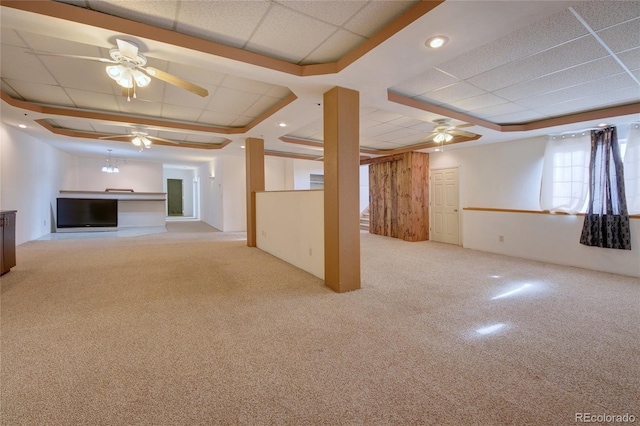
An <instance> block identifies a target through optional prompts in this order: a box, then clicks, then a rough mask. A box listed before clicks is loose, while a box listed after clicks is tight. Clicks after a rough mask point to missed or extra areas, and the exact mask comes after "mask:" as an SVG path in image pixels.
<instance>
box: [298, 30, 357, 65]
mask: <svg viewBox="0 0 640 426" xmlns="http://www.w3.org/2000/svg"><path fill="white" fill-rule="evenodd" d="M365 40H366V39H365V38H364V37H361V36H359V35H357V34H353V33H351V32H349V31H345V30H338V31H337V32H335V33H333V34H332V35H331V37H329V38H328V39H327V40H325V41H324V42H323V43H322V44H321V45H320V46H318V47H317V48H316V49H315V50H314V51H313V52H311V54H309V56H307V57H306V58H304V60H302V61H301V62H300V63H301V64H302V65H307V64H321V63H325V62H337V61H338V60H339V59H340V58H342V57H343V56H344V55H345V54H346V53H348V52H351V51H352V50H353V49H355V48H356V47H358V46H359V45H360V44H361V43H362V42H363V41H365Z"/></svg>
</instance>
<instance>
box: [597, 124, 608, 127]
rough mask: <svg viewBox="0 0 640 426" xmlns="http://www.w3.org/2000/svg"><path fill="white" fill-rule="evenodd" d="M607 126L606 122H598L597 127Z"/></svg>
mask: <svg viewBox="0 0 640 426" xmlns="http://www.w3.org/2000/svg"><path fill="white" fill-rule="evenodd" d="M607 126H608V124H607V123H600V124H598V127H607Z"/></svg>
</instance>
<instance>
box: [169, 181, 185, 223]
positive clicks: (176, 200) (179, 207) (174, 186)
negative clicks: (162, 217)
mask: <svg viewBox="0 0 640 426" xmlns="http://www.w3.org/2000/svg"><path fill="white" fill-rule="evenodd" d="M167 216H184V206H183V196H182V179H167Z"/></svg>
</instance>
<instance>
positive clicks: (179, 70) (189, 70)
mask: <svg viewBox="0 0 640 426" xmlns="http://www.w3.org/2000/svg"><path fill="white" fill-rule="evenodd" d="M166 71H167V72H168V73H170V74H173V75H175V76H176V77H179V78H181V79H183V80H187V81H189V82H191V83H195V84H198V85H202V84H206V85H209V86H217V85H219V84H220V82H222V80H223V79H224V77H225V75H226V74H223V73H221V72H216V71H211V70H205V69H202V68H198V67H192V66H190V65H185V64H180V63H177V62H171V63H169V64H168V69H167V70H166Z"/></svg>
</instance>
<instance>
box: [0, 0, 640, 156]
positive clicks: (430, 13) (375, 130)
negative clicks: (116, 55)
mask: <svg viewBox="0 0 640 426" xmlns="http://www.w3.org/2000/svg"><path fill="white" fill-rule="evenodd" d="M1 4H2V9H1V13H2V15H1V30H2V33H1V36H2V38H1V43H2V44H1V89H2V91H3V92H4V93H3V101H2V120H3V121H4V122H5V123H6V124H7V125H11V126H17V125H18V124H26V125H27V129H25V130H21V131H25V132H27V133H31V134H33V135H34V136H36V137H38V138H40V139H42V140H44V141H46V142H47V143H50V144H52V145H54V146H57V147H58V148H60V149H63V150H65V151H68V152H71V153H75V154H79V155H102V154H103V153H105V152H106V150H107V149H114V152H115V153H116V154H117V155H118V156H120V157H127V158H137V159H146V160H149V161H161V162H164V163H165V164H184V165H192V166H195V165H198V164H200V163H202V162H204V161H209V160H210V159H211V158H212V157H213V156H215V155H217V154H230V155H241V154H242V150H241V148H240V146H241V145H242V144H243V142H244V140H245V139H246V138H247V137H260V138H263V139H264V140H265V149H266V150H268V151H269V152H272V153H274V154H278V155H285V156H286V155H290V156H301V157H305V158H306V157H308V158H318V157H321V152H320V150H321V144H322V95H323V93H324V92H326V91H327V90H329V89H330V88H331V87H334V86H336V85H338V86H342V87H346V88H350V89H353V90H357V91H359V92H360V102H361V111H360V116H361V118H360V136H361V137H360V145H361V147H362V148H363V149H374V150H377V151H383V150H388V151H389V152H392V151H393V150H397V149H403V148H406V147H411V146H414V145H418V144H420V143H421V142H422V141H424V139H425V137H426V136H428V134H429V133H430V132H431V131H433V129H434V126H435V124H434V123H433V120H436V119H441V118H451V119H452V120H451V123H452V124H462V123H470V124H472V126H470V127H467V128H465V130H468V131H470V132H472V133H476V134H478V135H481V137H480V139H478V140H474V141H469V142H462V143H460V144H459V146H465V145H470V144H480V143H493V142H501V141H513V140H519V139H524V138H528V137H531V136H532V135H542V134H547V133H557V132H560V131H571V130H579V129H583V128H586V127H591V126H593V125H595V124H596V123H599V122H602V121H607V122H610V123H612V124H619V125H624V124H626V123H630V122H631V121H637V120H638V119H639V116H638V112H640V107H639V101H640V37H638V34H640V2H635V1H627V2H617V1H599V2H584V1H581V2H560V1H558V2H548V1H526V2H520V1H516V2H503V1H483V2H463V1H452V0H448V1H445V2H442V3H440V2H416V1H348V2H347V1H246V2H245V1H193V0H190V1H93V0H83V1H65V2H55V1H30V2H11V1H4V0H3V1H2V2H1ZM25 4H26V5H25ZM436 34H442V35H445V36H447V37H448V38H449V43H448V44H446V45H445V46H444V47H442V48H440V49H438V50H434V49H430V48H427V47H426V46H425V45H424V42H425V40H426V39H428V38H429V37H431V36H433V35H436ZM118 38H120V39H125V40H128V41H131V42H135V43H136V44H137V45H138V46H139V48H140V52H141V53H142V54H144V55H145V56H146V58H147V59H148V65H149V66H153V67H155V68H158V69H160V70H162V71H165V72H168V73H171V74H173V75H176V76H178V77H180V78H181V79H184V80H187V81H190V82H193V83H195V84H198V85H200V86H202V87H204V88H206V89H207V90H208V92H209V96H207V97H204V98H203V97H199V96H197V95H194V94H192V93H190V92H187V91H185V90H182V89H179V88H177V87H175V86H173V85H170V84H167V83H164V82H163V81H160V80H157V79H153V80H152V82H151V84H150V85H149V86H148V87H145V88H140V89H138V90H137V93H136V95H137V97H136V98H135V99H131V100H130V101H129V100H127V98H126V97H123V96H122V91H121V89H120V88H119V86H117V85H116V84H115V83H114V82H113V80H111V79H110V78H108V76H107V74H106V72H105V70H104V68H105V64H103V63H100V62H93V61H85V60H79V59H70V58H61V57H53V56H34V55H31V54H29V53H27V52H33V51H38V52H50V53H57V54H67V55H82V56H91V57H103V58H108V57H109V49H111V48H113V47H114V46H115V44H116V39H118ZM585 113H588V114H585ZM25 114H26V115H25ZM580 114H582V115H580ZM558 117H560V121H552V119H556V118H558ZM279 123H286V127H280V126H279ZM523 123H524V124H530V123H537V124H536V125H533V126H530V127H531V128H532V129H533V128H535V130H530V131H506V129H507V128H508V126H509V125H518V124H523ZM136 126H144V128H145V129H146V130H147V131H148V133H149V134H150V135H152V136H157V137H161V138H165V139H171V140H173V141H176V142H179V143H181V145H180V144H179V145H172V144H167V146H164V145H157V146H153V147H152V149H150V150H144V151H142V152H139V151H138V150H137V149H136V148H135V147H134V146H133V145H132V144H130V143H127V142H126V141H114V140H100V139H97V138H98V137H100V136H105V135H117V134H126V133H129V132H131V130H132V129H134V128H136ZM52 130H53V131H52ZM69 135H73V136H79V137H72V136H69ZM283 139H284V140H283ZM296 140H301V141H302V142H305V141H307V142H308V141H311V142H315V143H316V144H319V145H320V148H319V147H318V146H311V145H312V144H306V145H305V144H296V143H291V141H294V142H295V141H296ZM421 146H422V145H421Z"/></svg>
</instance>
